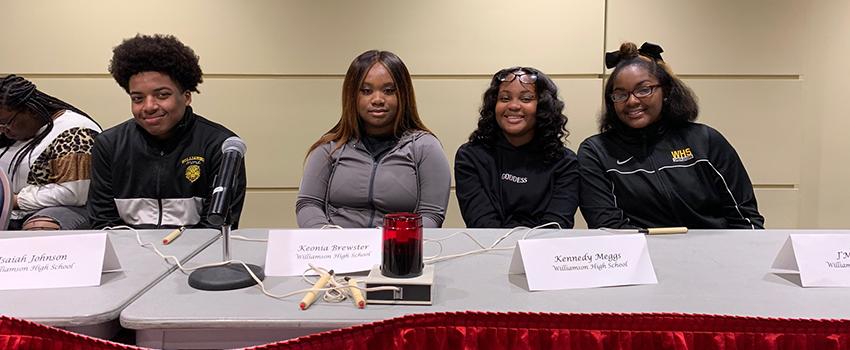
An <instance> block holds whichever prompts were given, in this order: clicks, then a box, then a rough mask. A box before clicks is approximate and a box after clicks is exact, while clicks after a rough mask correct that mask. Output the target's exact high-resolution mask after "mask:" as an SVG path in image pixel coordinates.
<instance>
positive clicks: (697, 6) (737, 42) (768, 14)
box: [600, 0, 805, 75]
mask: <svg viewBox="0 0 850 350" xmlns="http://www.w3.org/2000/svg"><path fill="white" fill-rule="evenodd" d="M607 3H608V14H607V19H606V21H607V26H606V29H607V31H606V38H605V46H606V48H607V50H606V51H612V50H615V49H617V48H618V47H619V46H620V43H622V42H623V41H631V42H634V43H636V44H638V45H640V44H641V43H643V42H644V41H649V42H654V43H657V44H659V45H661V46H662V47H663V48H664V49H665V53H664V54H663V57H664V59H665V60H666V61H667V62H670V64H671V65H672V66H673V68H674V69H675V71H676V72H677V73H679V74H684V73H686V74H792V75H796V74H799V73H800V70H801V60H802V55H803V52H804V51H802V50H800V49H799V48H800V47H801V45H802V44H803V39H802V36H801V35H800V33H801V31H802V29H803V26H804V19H803V16H801V12H802V10H803V9H804V7H803V6H804V4H805V2H804V1H797V0H751V1H740V0H717V1H680V0H648V1H629V0H609V1H608V2H607ZM600 57H601V56H600Z"/></svg>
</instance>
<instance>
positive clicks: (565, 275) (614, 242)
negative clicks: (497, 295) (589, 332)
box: [509, 234, 658, 291]
mask: <svg viewBox="0 0 850 350" xmlns="http://www.w3.org/2000/svg"><path fill="white" fill-rule="evenodd" d="M509 273H510V274H523V273H524V274H525V275H526V278H527V279H528V288H529V289H530V290H532V291H535V290H555V289H576V288H594V287H607V286H622V285H631V284H655V283H658V279H657V278H656V277H655V270H654V269H653V268H652V261H651V260H650V258H649V249H647V246H646V237H645V236H644V235H642V234H628V235H610V236H592V237H568V238H549V239H524V240H520V241H518V242H517V245H516V248H514V254H513V258H512V259H511V267H510V270H509Z"/></svg>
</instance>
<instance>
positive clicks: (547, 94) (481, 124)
mask: <svg viewBox="0 0 850 350" xmlns="http://www.w3.org/2000/svg"><path fill="white" fill-rule="evenodd" d="M517 70H521V71H524V72H526V73H528V74H531V75H537V81H536V82H535V83H534V87H535V89H536V90H537V114H536V115H535V118H536V120H537V121H536V123H535V125H534V139H532V142H535V143H538V144H541V146H542V148H543V157H544V158H543V159H544V162H545V163H551V162H554V161H557V160H559V159H561V158H562V157H563V156H564V151H565V150H566V147H565V146H564V139H565V138H566V137H567V136H568V135H569V134H570V133H569V131H567V116H566V115H564V113H563V110H564V101H561V100H560V99H559V98H558V86H557V85H555V82H553V81H552V79H550V78H549V77H548V76H546V74H543V72H541V71H539V70H537V69H534V68H530V67H511V68H505V69H502V70H500V71H498V72H496V74H494V75H493V79H491V80H490V87H488V88H487V90H486V91H484V96H483V99H484V102H483V103H482V105H481V110H480V111H479V114H480V115H481V116H480V117H479V118H478V128H477V129H475V131H473V132H472V134H471V135H469V142H470V143H473V144H476V143H478V144H483V145H486V146H488V147H493V146H494V145H495V143H496V140H497V139H498V137H499V134H500V133H501V132H502V129H501V128H500V127H499V124H498V122H497V121H496V102H497V99H498V94H499V86H500V84H501V83H502V81H501V77H503V76H504V75H505V74H508V73H511V72H516V71H517Z"/></svg>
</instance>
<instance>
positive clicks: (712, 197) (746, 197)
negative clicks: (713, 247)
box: [578, 122, 764, 229]
mask: <svg viewBox="0 0 850 350" xmlns="http://www.w3.org/2000/svg"><path fill="white" fill-rule="evenodd" d="M578 162H579V164H580V167H581V168H580V173H581V180H582V185H581V212H582V215H583V216H584V219H585V220H586V221H587V225H588V227H590V228H597V227H608V228H637V227H639V228H649V227H666V226H686V227H689V228H693V229H730V228H740V229H757V228H764V217H763V216H761V214H759V212H758V205H757V204H756V197H755V194H754V193H753V185H752V183H751V182H750V178H749V176H748V175H747V171H746V169H744V164H743V163H741V159H740V158H739V157H738V153H736V152H735V149H734V148H733V147H732V145H730V144H729V142H728V141H726V139H725V138H724V137H723V135H721V134H720V133H719V132H717V130H714V129H712V128H711V127H709V126H707V125H703V124H697V123H690V122H689V123H685V124H683V125H680V126H672V125H667V124H665V123H663V122H658V123H655V124H653V125H651V126H649V127H646V128H643V129H630V128H627V127H624V126H619V127H615V128H614V129H611V130H608V131H606V132H604V133H601V134H598V135H596V136H592V137H590V138H588V139H587V140H585V141H584V142H582V144H581V146H580V147H579V151H578Z"/></svg>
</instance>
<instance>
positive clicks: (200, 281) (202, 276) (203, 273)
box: [189, 263, 266, 290]
mask: <svg viewBox="0 0 850 350" xmlns="http://www.w3.org/2000/svg"><path fill="white" fill-rule="evenodd" d="M248 268H250V269H251V271H252V272H254V274H255V275H257V277H258V278H259V279H260V281H262V280H264V279H265V278H266V275H265V273H263V268H262V267H259V266H257V265H252V264H248ZM255 284H257V282H256V281H254V279H253V278H251V275H250V274H249V273H248V271H247V270H245V267H244V266H242V264H234V263H230V264H227V265H222V266H212V267H204V268H201V269H197V270H195V271H192V273H191V274H189V286H191V287H192V288H195V289H200V290H233V289H241V288H245V287H250V286H253V285H255Z"/></svg>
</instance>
